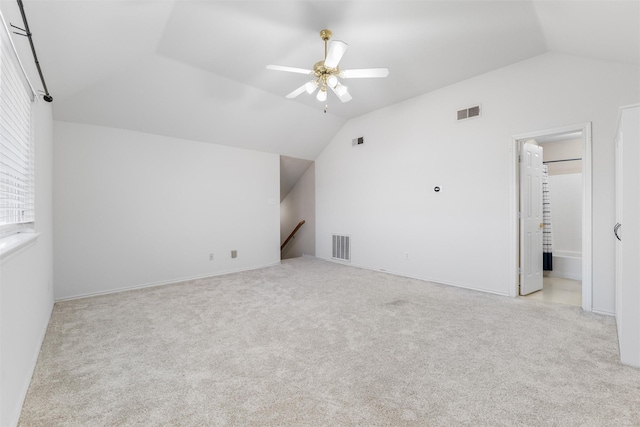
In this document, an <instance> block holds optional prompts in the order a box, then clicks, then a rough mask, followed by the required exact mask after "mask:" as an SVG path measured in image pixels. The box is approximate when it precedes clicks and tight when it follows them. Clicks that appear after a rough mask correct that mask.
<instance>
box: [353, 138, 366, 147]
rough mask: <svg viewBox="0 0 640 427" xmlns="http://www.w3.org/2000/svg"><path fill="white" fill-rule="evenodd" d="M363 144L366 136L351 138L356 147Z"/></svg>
mask: <svg viewBox="0 0 640 427" xmlns="http://www.w3.org/2000/svg"><path fill="white" fill-rule="evenodd" d="M362 144H364V136H361V137H359V138H353V139H352V140H351V145H352V146H354V147H355V146H356V145H362Z"/></svg>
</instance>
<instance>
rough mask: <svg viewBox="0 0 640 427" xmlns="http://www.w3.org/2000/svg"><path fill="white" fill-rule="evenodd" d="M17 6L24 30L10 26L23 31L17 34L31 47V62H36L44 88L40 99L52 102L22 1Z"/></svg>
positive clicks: (19, 0) (18, 0)
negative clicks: (23, 37) (27, 41)
mask: <svg viewBox="0 0 640 427" xmlns="http://www.w3.org/2000/svg"><path fill="white" fill-rule="evenodd" d="M17 2H18V6H19V7H20V13H21V14H22V22H23V23H24V28H19V27H16V26H15V25H11V26H12V27H13V28H16V29H18V30H20V31H24V33H25V34H20V33H16V32H15V31H14V33H15V34H18V35H19V36H25V37H27V38H28V39H29V44H30V45H31V52H32V53H33V60H34V61H35V62H36V67H37V68H38V74H40V80H41V81H42V86H43V87H44V96H43V97H42V98H43V99H44V100H45V101H47V102H51V101H53V96H51V95H50V94H49V89H47V84H46V83H45V82H44V76H43V75H42V68H40V62H38V55H36V48H35V46H34V45H33V39H32V38H31V31H29V24H28V23H27V15H26V14H25V12H24V5H23V4H22V0H17Z"/></svg>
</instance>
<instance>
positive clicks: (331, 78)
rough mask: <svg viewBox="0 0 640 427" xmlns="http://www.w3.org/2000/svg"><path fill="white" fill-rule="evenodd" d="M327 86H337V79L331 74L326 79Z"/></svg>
mask: <svg viewBox="0 0 640 427" xmlns="http://www.w3.org/2000/svg"><path fill="white" fill-rule="evenodd" d="M327 84H328V85H329V86H330V87H336V85H337V84H338V78H337V77H336V76H334V75H333V74H332V75H330V76H329V77H328V78H327Z"/></svg>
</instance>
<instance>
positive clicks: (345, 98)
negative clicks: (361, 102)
mask: <svg viewBox="0 0 640 427" xmlns="http://www.w3.org/2000/svg"><path fill="white" fill-rule="evenodd" d="M329 87H330V88H331V90H332V91H333V93H335V94H336V96H337V97H338V99H339V100H340V101H342V102H349V101H351V100H352V99H353V98H352V97H351V94H350V93H349V91H348V90H347V87H346V86H343V85H341V84H340V83H338V84H337V85H336V87H335V88H333V87H331V86H329Z"/></svg>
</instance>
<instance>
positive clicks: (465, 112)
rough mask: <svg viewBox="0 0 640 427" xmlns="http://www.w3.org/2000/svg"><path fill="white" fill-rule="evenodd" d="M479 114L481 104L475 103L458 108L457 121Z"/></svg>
mask: <svg viewBox="0 0 640 427" xmlns="http://www.w3.org/2000/svg"><path fill="white" fill-rule="evenodd" d="M478 116H480V105H474V106H473V107H468V108H464V109H462V110H458V112H457V113H456V121H460V120H465V119H471V118H474V117H478Z"/></svg>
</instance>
